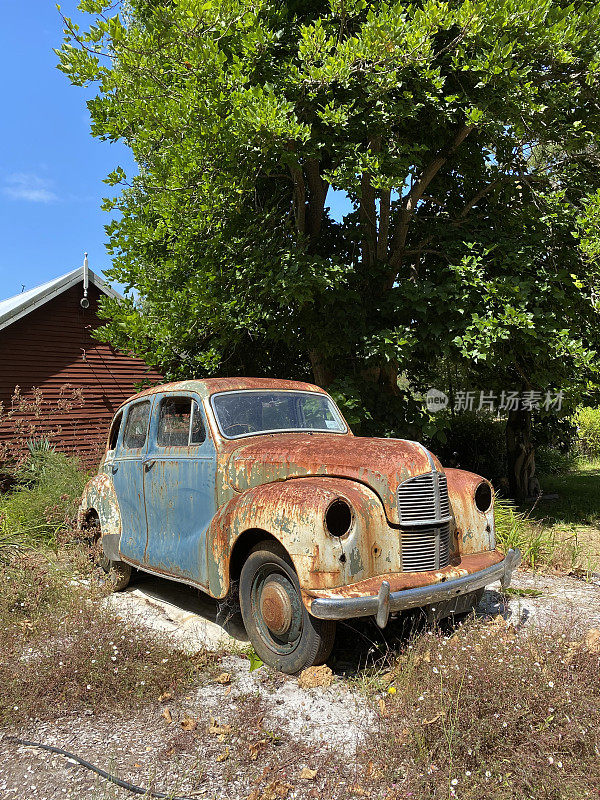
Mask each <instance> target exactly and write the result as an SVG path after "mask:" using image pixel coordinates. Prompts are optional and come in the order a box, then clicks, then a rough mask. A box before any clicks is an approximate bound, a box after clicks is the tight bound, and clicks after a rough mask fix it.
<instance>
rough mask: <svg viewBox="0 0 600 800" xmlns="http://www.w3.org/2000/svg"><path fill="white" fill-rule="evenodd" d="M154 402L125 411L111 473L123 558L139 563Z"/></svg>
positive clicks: (143, 545)
mask: <svg viewBox="0 0 600 800" xmlns="http://www.w3.org/2000/svg"><path fill="white" fill-rule="evenodd" d="M152 405H153V400H152V399H150V400H140V401H138V402H135V403H131V405H129V406H127V407H126V409H125V412H124V413H125V419H124V420H123V424H122V426H121V428H122V430H121V432H120V433H119V439H118V441H117V446H116V448H115V452H114V456H113V459H112V464H111V465H110V471H111V475H112V480H113V485H114V487H115V492H116V494H117V500H118V502H119V510H120V512H121V543H120V547H119V549H120V552H121V555H122V556H123V557H124V558H125V559H127V560H129V561H132V562H134V563H136V564H141V563H142V562H143V560H144V552H145V550H146V540H147V535H148V527H147V523H146V509H145V506H144V473H143V466H142V461H143V458H144V455H145V453H146V449H147V446H148V427H149V422H150V418H151V412H152Z"/></svg>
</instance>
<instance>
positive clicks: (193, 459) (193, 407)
mask: <svg viewBox="0 0 600 800" xmlns="http://www.w3.org/2000/svg"><path fill="white" fill-rule="evenodd" d="M215 476H216V450H215V446H214V443H213V441H212V439H211V437H210V433H209V432H208V426H207V424H206V418H205V415H204V409H203V407H202V403H201V401H200V399H199V398H198V397H197V396H196V395H194V394H193V393H191V392H189V393H188V392H181V393H177V394H170V393H164V394H161V395H157V397H156V400H155V405H154V412H153V416H152V423H151V425H150V435H149V444H148V450H147V452H146V455H145V458H144V496H145V501H146V518H147V522H148V543H147V548H146V557H145V559H144V566H145V567H147V568H148V569H149V570H153V571H156V572H160V573H164V574H167V575H172V576H173V577H177V578H180V579H182V580H184V581H185V580H189V581H190V582H193V583H195V584H198V585H200V586H202V587H207V586H208V575H207V564H206V531H207V528H208V526H209V524H210V522H211V520H212V518H213V516H214V514H215V511H216V499H215Z"/></svg>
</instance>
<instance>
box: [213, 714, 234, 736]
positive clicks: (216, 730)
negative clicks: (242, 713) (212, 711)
mask: <svg viewBox="0 0 600 800" xmlns="http://www.w3.org/2000/svg"><path fill="white" fill-rule="evenodd" d="M208 732H209V733H211V734H212V735H213V736H222V735H225V734H227V733H231V725H221V724H220V723H219V722H218V721H217V720H216V719H215V718H214V717H211V718H210V724H209V726H208Z"/></svg>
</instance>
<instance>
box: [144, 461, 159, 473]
mask: <svg viewBox="0 0 600 800" xmlns="http://www.w3.org/2000/svg"><path fill="white" fill-rule="evenodd" d="M155 464H156V459H155V458H149V459H148V460H147V461H144V469H145V470H146V472H148V470H150V469H152V467H153V466H154V465H155Z"/></svg>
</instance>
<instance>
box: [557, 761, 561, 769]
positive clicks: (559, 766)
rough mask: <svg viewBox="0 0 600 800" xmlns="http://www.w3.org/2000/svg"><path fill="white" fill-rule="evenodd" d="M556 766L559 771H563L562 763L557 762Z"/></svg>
mask: <svg viewBox="0 0 600 800" xmlns="http://www.w3.org/2000/svg"><path fill="white" fill-rule="evenodd" d="M556 766H557V767H558V768H559V769H562V761H557V762H556Z"/></svg>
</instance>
